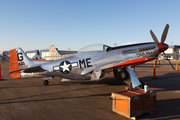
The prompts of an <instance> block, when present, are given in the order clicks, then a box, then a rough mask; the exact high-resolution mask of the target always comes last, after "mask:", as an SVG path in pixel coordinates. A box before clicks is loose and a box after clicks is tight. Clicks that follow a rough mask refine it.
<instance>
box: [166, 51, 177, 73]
mask: <svg viewBox="0 0 180 120" xmlns="http://www.w3.org/2000/svg"><path fill="white" fill-rule="evenodd" d="M163 54H164V56H165V57H166V60H168V62H169V64H170V65H171V66H172V68H173V69H174V70H175V68H174V66H173V65H172V63H171V62H170V60H169V59H168V57H167V56H166V54H165V52H163Z"/></svg>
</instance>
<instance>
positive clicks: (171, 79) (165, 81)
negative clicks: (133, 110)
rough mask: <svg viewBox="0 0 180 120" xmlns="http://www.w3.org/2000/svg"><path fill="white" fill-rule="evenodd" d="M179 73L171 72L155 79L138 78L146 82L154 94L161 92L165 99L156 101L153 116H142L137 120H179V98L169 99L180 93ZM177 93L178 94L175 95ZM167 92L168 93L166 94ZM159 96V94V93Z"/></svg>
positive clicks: (149, 77) (150, 77) (148, 77)
mask: <svg viewBox="0 0 180 120" xmlns="http://www.w3.org/2000/svg"><path fill="white" fill-rule="evenodd" d="M179 78H180V73H179V72H171V73H167V74H165V75H163V76H157V79H152V76H147V77H143V78H140V79H141V80H142V81H143V82H146V83H147V84H148V86H149V87H152V88H153V89H154V90H153V91H155V92H163V93H164V94H165V95H166V94H167V96H165V95H164V97H166V98H167V99H165V98H164V99H163V100H157V102H156V110H155V112H154V114H153V115H148V114H145V115H142V116H139V117H138V118H140V119H144V118H146V119H147V118H149V119H157V120H171V119H180V114H179V111H180V107H179V106H180V98H175V99H174V98H170V97H171V96H172V95H173V94H174V96H175V95H176V94H178V93H180V87H179V86H180V79H179ZM175 91H176V92H178V93H175ZM166 92H168V93H166ZM159 94H160V93H159ZM177 97H178V96H177Z"/></svg>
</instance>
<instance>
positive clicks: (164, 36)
mask: <svg viewBox="0 0 180 120" xmlns="http://www.w3.org/2000/svg"><path fill="white" fill-rule="evenodd" d="M168 30H169V24H166V26H165V28H164V31H163V33H162V36H161V44H162V45H163V44H164V41H165V40H166V36H167V33H168ZM150 34H151V36H152V38H153V40H154V42H156V43H159V41H158V39H157V37H156V35H155V34H154V33H153V31H152V30H150ZM163 54H164V56H165V57H166V60H168V62H169V64H170V65H171V66H172V68H173V69H174V70H175V68H174V66H173V65H172V63H171V62H170V60H169V59H168V57H167V55H166V54H165V53H164V51H163ZM156 63H157V60H156Z"/></svg>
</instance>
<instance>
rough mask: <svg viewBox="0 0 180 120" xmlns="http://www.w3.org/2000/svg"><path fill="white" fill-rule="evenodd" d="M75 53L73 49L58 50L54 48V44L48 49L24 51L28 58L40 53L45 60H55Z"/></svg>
mask: <svg viewBox="0 0 180 120" xmlns="http://www.w3.org/2000/svg"><path fill="white" fill-rule="evenodd" d="M76 53H77V51H75V50H58V48H55V46H54V45H51V46H50V48H49V49H44V50H32V51H26V54H27V56H28V57H29V58H33V56H35V55H40V56H41V57H42V58H43V59H45V60H57V59H61V58H64V57H68V56H73V55H75V54H76Z"/></svg>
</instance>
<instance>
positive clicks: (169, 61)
mask: <svg viewBox="0 0 180 120" xmlns="http://www.w3.org/2000/svg"><path fill="white" fill-rule="evenodd" d="M167 60H168V61H169V64H170V65H171V66H172V68H173V69H174V70H176V69H175V68H174V66H173V65H172V63H171V62H170V60H169V59H167Z"/></svg>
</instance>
